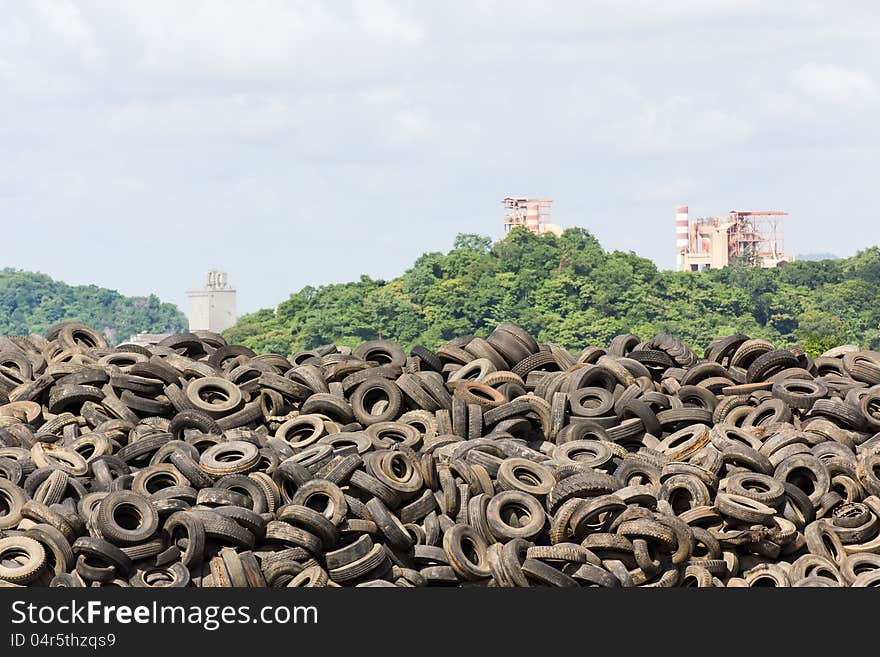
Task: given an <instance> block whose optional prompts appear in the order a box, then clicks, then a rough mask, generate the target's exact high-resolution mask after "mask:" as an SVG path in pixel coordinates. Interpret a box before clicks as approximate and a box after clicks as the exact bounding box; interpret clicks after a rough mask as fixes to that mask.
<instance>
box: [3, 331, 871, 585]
mask: <svg viewBox="0 0 880 657" xmlns="http://www.w3.org/2000/svg"><path fill="white" fill-rule="evenodd" d="M878 432H880V353H875V352H869V351H860V350H858V349H857V348H856V347H853V346H842V347H839V348H836V349H833V350H831V351H829V352H827V353H825V354H823V355H822V356H821V357H818V358H811V357H809V356H808V355H806V354H805V353H804V352H803V351H802V350H801V349H799V348H797V347H792V348H790V349H776V348H775V347H774V346H773V345H772V344H770V343H768V342H765V341H763V340H753V339H749V338H748V337H747V336H745V335H732V336H728V337H724V338H719V339H716V340H714V341H712V342H711V343H710V344H709V346H708V347H707V348H706V350H705V352H704V354H703V356H702V357H699V356H698V355H697V354H696V353H695V352H694V351H693V350H691V349H690V348H689V347H687V346H686V345H684V344H682V343H681V342H680V341H678V340H676V339H674V338H673V337H671V336H669V335H664V334H660V335H657V336H655V337H654V338H653V339H652V340H650V341H647V342H640V341H639V339H638V338H636V337H635V336H632V335H621V336H617V337H616V338H614V339H613V340H612V341H611V344H610V345H609V346H608V348H607V349H606V348H600V347H595V346H590V347H587V348H586V349H584V350H583V351H582V352H581V353H580V354H578V355H574V354H572V353H569V352H568V351H566V350H565V349H563V348H561V347H559V346H557V345H554V344H538V343H537V342H536V341H535V340H534V338H532V336H530V335H529V334H528V333H526V332H525V331H523V330H522V329H520V328H519V327H517V326H515V325H513V324H501V325H500V326H498V327H497V328H496V329H495V330H494V331H493V332H492V333H491V334H490V335H489V336H488V337H487V338H486V339H482V338H479V337H474V336H464V337H461V338H456V339H454V340H450V341H449V342H447V343H446V344H444V345H443V346H441V347H440V348H439V349H437V351H436V352H432V351H430V350H428V349H426V348H424V347H419V346H417V347H414V348H413V349H412V350H411V352H410V355H409V356H407V355H406V353H405V352H404V351H403V350H402V349H401V348H400V347H399V346H397V345H395V344H393V343H390V342H385V341H374V342H367V343H364V344H362V345H360V346H359V347H358V348H357V349H354V350H351V349H348V348H345V347H336V346H333V345H327V346H324V347H320V348H318V349H315V350H313V351H302V352H299V353H297V354H294V355H293V356H292V357H291V358H290V359H287V358H284V357H282V356H278V355H274V354H266V355H257V354H255V353H253V352H252V351H250V350H249V349H247V348H246V347H243V346H236V345H228V344H226V343H225V341H224V340H223V338H222V337H220V336H219V335H216V334H210V333H197V334H192V333H183V334H178V335H174V336H172V337H170V338H168V339H166V340H164V341H162V342H161V343H160V344H159V345H157V346H155V347H151V348H144V347H140V346H136V345H121V346H119V347H116V348H114V349H111V348H108V346H107V344H106V342H105V341H104V339H103V338H102V337H101V336H100V335H98V334H96V333H95V332H93V331H91V330H89V329H88V328H87V327H85V326H82V325H78V324H71V323H66V324H62V325H60V326H57V327H55V328H54V329H53V330H51V331H50V332H49V333H48V334H47V335H46V336H45V337H42V336H36V335H31V336H28V337H27V338H17V337H9V338H0V584H2V585H4V586H22V585H37V586H46V585H48V586H59V587H82V586H140V587H165V586H201V587H209V586H250V587H264V586H271V587H283V586H289V587H298V586H311V587H320V586H362V587H370V586H397V587H420V586H462V585H487V586H502V587H515V586H524V587H525V586H602V587H616V586H624V587H631V586H649V587H670V586H698V587H700V586H704V587H708V586H739V587H750V586H819V587H825V586H876V585H880V433H878Z"/></svg>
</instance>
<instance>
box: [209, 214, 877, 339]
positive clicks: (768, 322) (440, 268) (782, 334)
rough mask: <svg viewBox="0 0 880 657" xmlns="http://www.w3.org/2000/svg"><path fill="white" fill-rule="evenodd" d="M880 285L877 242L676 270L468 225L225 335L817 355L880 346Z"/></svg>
mask: <svg viewBox="0 0 880 657" xmlns="http://www.w3.org/2000/svg"><path fill="white" fill-rule="evenodd" d="M878 289H880V249H878V248H877V247H871V248H868V249H866V250H864V251H861V252H860V253H858V254H857V255H855V256H853V257H851V258H845V259H840V260H823V261H812V262H807V261H804V262H794V263H792V264H790V265H788V266H786V267H783V268H779V269H761V268H752V267H746V266H734V267H729V268H725V269H721V270H714V271H708V272H701V273H694V272H673V271H659V270H658V269H657V267H656V266H655V265H654V263H653V262H651V261H650V260H647V259H645V258H641V257H639V256H638V255H636V254H634V253H631V252H630V253H623V252H620V251H614V252H607V251H605V250H603V249H602V247H601V245H600V244H599V242H598V241H597V240H596V239H595V238H594V237H593V236H592V235H591V234H590V233H589V232H587V231H586V230H583V229H580V228H572V229H569V230H566V231H565V232H564V233H563V234H562V236H561V237H556V236H554V235H549V234H548V235H543V236H537V235H533V234H531V233H529V232H528V231H526V230H524V229H514V230H513V231H511V232H510V233H509V234H508V235H507V236H506V237H505V239H503V240H501V241H499V242H496V243H494V244H493V243H492V241H491V239H489V238H488V237H482V236H479V235H470V234H462V235H459V236H458V237H457V238H456V239H455V243H454V248H453V249H452V250H451V251H449V252H448V253H445V254H444V253H426V254H424V255H422V256H421V257H420V258H418V259H417V260H416V262H415V263H414V264H413V266H412V267H410V269H408V270H407V271H406V272H405V273H404V274H403V275H402V276H399V277H397V278H395V279H393V280H390V281H383V280H376V279H373V278H370V277H368V276H361V278H360V280H357V281H352V282H350V283H341V284H336V285H326V286H322V287H318V288H315V287H311V286H309V287H305V288H303V289H301V290H300V291H299V292H296V293H294V294H291V295H290V298H289V299H287V300H286V301H284V302H282V303H280V304H279V305H278V307H277V308H276V309H275V310H271V309H263V310H259V311H257V312H255V313H251V314H249V315H245V316H243V317H242V318H240V320H239V321H238V323H237V324H236V325H235V326H233V327H232V328H230V329H228V330H227V331H226V332H225V336H226V338H227V339H228V340H229V341H232V342H236V343H243V344H245V345H247V346H249V347H251V348H252V349H255V350H257V351H261V352H265V351H272V352H277V353H281V354H290V353H292V352H295V351H297V350H299V349H311V348H314V347H317V346H319V345H321V344H326V343H329V342H335V343H337V344H347V345H354V344H357V343H359V342H362V341H364V340H372V339H379V338H383V339H391V340H396V341H399V342H402V343H404V344H407V345H413V344H416V343H421V344H424V345H426V346H429V347H436V346H437V345H439V344H441V343H442V342H444V341H445V340H447V339H449V338H451V337H453V336H456V335H463V334H467V333H473V334H475V335H480V336H485V335H486V334H487V333H488V332H489V331H490V330H491V329H492V327H494V326H495V325H496V324H497V323H499V322H502V321H512V322H515V323H517V324H520V325H521V326H523V327H524V328H525V329H527V330H528V331H530V332H531V333H532V334H533V335H536V336H538V338H539V339H540V340H543V341H551V342H556V343H558V344H561V345H563V346H565V347H568V348H570V349H580V348H582V347H583V346H585V345H587V344H607V343H608V341H609V340H610V339H611V338H612V337H613V336H614V335H616V334H619V333H624V332H632V333H635V334H636V335H638V336H639V337H641V338H643V339H644V338H648V337H651V336H652V335H653V334H655V333H657V332H659V331H666V332H669V333H672V334H674V335H676V336H677V337H679V338H681V339H683V340H685V341H686V342H688V343H690V344H693V345H697V346H700V347H702V346H704V345H706V344H708V342H709V340H710V339H711V338H713V337H715V336H718V335H724V334H730V333H734V332H742V333H745V334H747V335H749V336H750V337H760V338H766V339H768V340H771V341H773V342H774V343H777V344H780V345H786V344H795V343H797V344H800V345H801V346H803V347H804V348H805V349H806V350H807V351H808V352H809V353H811V354H817V353H820V352H822V351H824V350H825V349H828V348H830V347H832V346H835V345H839V344H842V343H845V342H852V343H856V344H858V345H859V346H861V347H862V348H870V349H878V348H880V303H878Z"/></svg>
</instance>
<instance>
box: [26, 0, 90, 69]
mask: <svg viewBox="0 0 880 657" xmlns="http://www.w3.org/2000/svg"><path fill="white" fill-rule="evenodd" d="M32 7H33V10H34V11H35V13H36V16H37V20H38V21H40V22H42V23H43V24H44V26H45V27H46V28H47V29H48V31H49V32H50V33H52V34H53V35H54V36H55V37H56V38H58V39H59V40H60V42H61V43H62V44H63V45H64V46H66V47H67V48H69V49H70V50H72V51H73V52H75V53H76V55H77V56H78V57H79V59H80V60H81V61H82V62H83V63H85V64H94V63H96V62H98V61H99V60H100V58H101V54H102V53H101V50H100V48H99V46H98V42H97V40H96V37H95V33H94V30H93V29H92V27H91V25H89V23H88V22H87V20H86V19H85V17H84V16H83V14H82V12H81V10H80V7H79V6H78V5H77V4H76V3H73V2H70V1H69V0H39V1H38V2H35V3H33V5H32Z"/></svg>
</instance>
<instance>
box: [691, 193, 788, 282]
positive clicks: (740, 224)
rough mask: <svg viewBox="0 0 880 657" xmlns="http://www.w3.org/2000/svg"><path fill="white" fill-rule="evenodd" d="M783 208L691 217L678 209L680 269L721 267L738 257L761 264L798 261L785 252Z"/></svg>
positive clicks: (765, 265)
mask: <svg viewBox="0 0 880 657" xmlns="http://www.w3.org/2000/svg"><path fill="white" fill-rule="evenodd" d="M786 216H788V213H787V212H782V211H779V210H766V211H753V210H731V211H730V212H728V213H727V216H724V217H695V218H693V219H691V218H690V217H689V216H688V206H686V205H682V206H679V207H678V208H676V209H675V268H676V270H677V271H703V270H704V269H721V268H723V267H726V266H727V265H728V264H730V262H731V260H732V259H734V258H737V257H742V258H745V259H747V260H749V261H752V262H753V263H754V264H755V266H759V267H781V266H784V265H785V264H787V263H789V262H791V261H792V260H794V258H793V257H792V256H790V255H786V253H785V217H786Z"/></svg>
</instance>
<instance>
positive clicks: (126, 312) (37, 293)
mask: <svg viewBox="0 0 880 657" xmlns="http://www.w3.org/2000/svg"><path fill="white" fill-rule="evenodd" d="M62 321H76V322H81V323H83V324H86V325H88V326H91V327H92V328H94V329H96V330H98V331H100V332H101V333H102V334H103V335H104V337H106V338H107V340H108V341H109V342H111V343H113V344H116V343H119V342H122V341H124V340H127V339H128V338H129V336H130V335H132V334H133V333H140V332H148V333H164V332H167V331H183V330H185V329H186V326H187V322H186V317H184V315H183V313H181V312H180V310H178V308H177V307H176V306H174V305H172V304H170V303H162V302H161V301H160V300H159V298H158V297H156V296H155V295H152V294H151V295H150V296H148V297H125V296H122V295H121V294H119V292H117V291H116V290H108V289H105V288H101V287H97V286H95V285H67V284H66V283H62V282H61V281H56V280H53V279H52V278H50V277H49V276H46V275H45V274H39V273H34V272H27V271H19V270H16V269H3V270H0V335H27V334H29V333H43V332H45V331H46V330H47V329H48V328H49V327H50V326H52V325H53V324H56V323H58V322H62Z"/></svg>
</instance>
